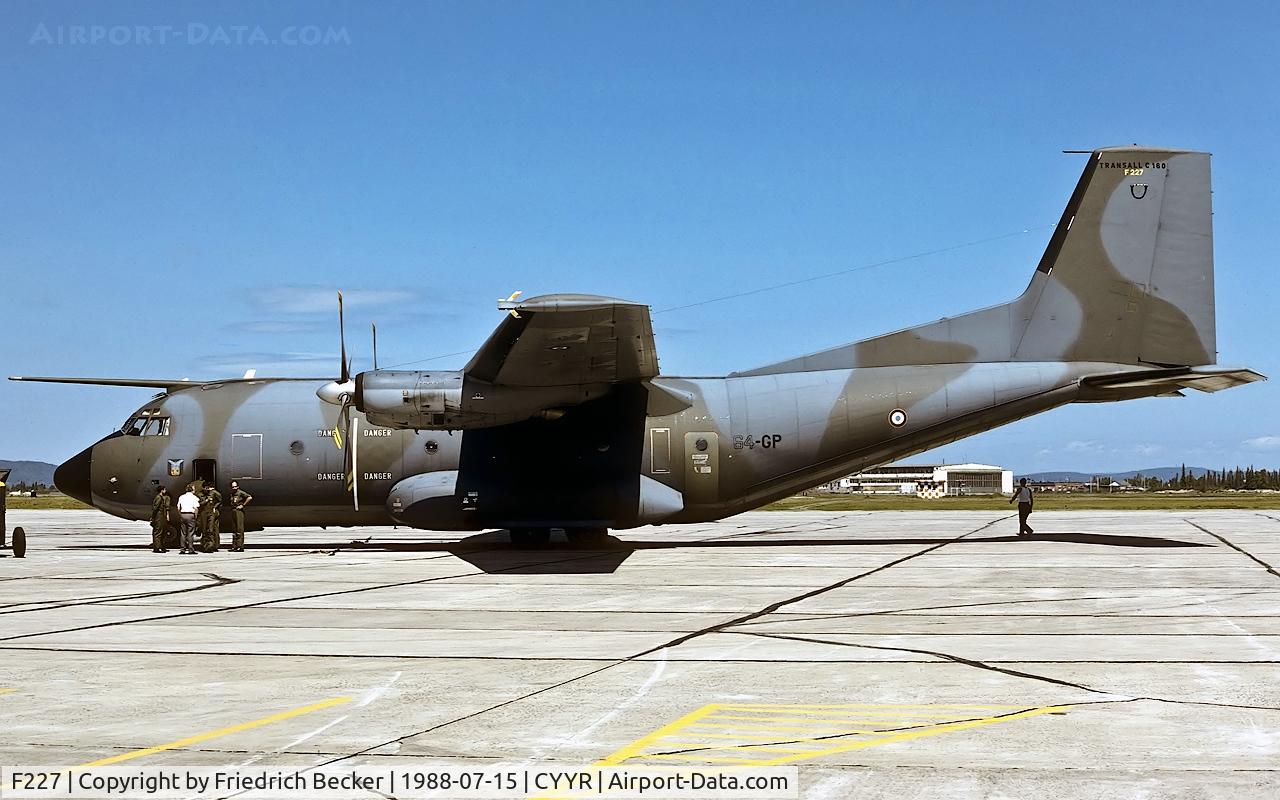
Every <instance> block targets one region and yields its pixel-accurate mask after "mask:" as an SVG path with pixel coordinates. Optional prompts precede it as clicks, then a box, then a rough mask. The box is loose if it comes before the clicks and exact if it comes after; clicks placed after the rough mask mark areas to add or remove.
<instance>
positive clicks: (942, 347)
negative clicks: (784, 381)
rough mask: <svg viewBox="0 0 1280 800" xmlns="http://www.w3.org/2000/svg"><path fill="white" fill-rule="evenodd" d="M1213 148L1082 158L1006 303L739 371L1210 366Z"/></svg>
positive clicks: (1119, 150)
mask: <svg viewBox="0 0 1280 800" xmlns="http://www.w3.org/2000/svg"><path fill="white" fill-rule="evenodd" d="M1216 351H1217V342H1216V333H1215V322H1214V307H1213V223H1212V211H1211V201H1210V192H1209V154H1208V153H1198V152H1192V151H1187V150H1168V149H1163V148H1155V147H1136V146H1135V147H1109V148H1103V149H1101V150H1094V151H1093V152H1092V153H1091V154H1090V155H1089V163H1088V164H1086V165H1085V168H1084V173H1083V174H1082V175H1081V176H1080V182H1079V183H1078V184H1077V185H1076V189H1075V191H1074V192H1073V193H1072V195H1071V200H1070V201H1069V202H1068V203H1067V208H1066V210H1065V211H1064V212H1063V213H1062V219H1061V221H1060V222H1059V223H1058V226H1057V228H1056V229H1055V230H1054V232H1053V237H1052V238H1051V239H1050V240H1049V246H1048V247H1047V248H1046V249H1045V252H1044V256H1043V257H1042V258H1041V259H1040V264H1039V266H1037V267H1036V271H1035V273H1034V275H1033V276H1032V279H1031V284H1030V285H1029V286H1028V287H1027V289H1026V291H1025V292H1023V293H1022V295H1021V296H1020V297H1018V298H1017V299H1016V300H1014V301H1013V302H1011V303H1006V304H1004V305H999V306H993V307H991V308H985V309H982V310H981V311H974V312H971V313H969V314H963V315H961V316H958V317H952V318H950V319H943V320H939V321H938V322H933V323H929V324H927V325H920V326H917V327H914V328H907V329H905V330H900V331H897V332H895V333H889V334H885V335H883V336H876V337H874V338H871V339H864V340H862V341H860V342H854V343H853V344H849V345H845V346H843V347H837V348H834V349H831V350H824V351H822V352H819V353H814V354H812V355H808V356H802V357H800V358H794V359H790V360H787V361H782V362H779V363H776V364H770V365H768V366H765V367H760V368H757V369H753V370H748V371H744V372H739V373H734V374H736V375H763V374H773V373H779V372H805V371H813V370H825V369H845V368H849V367H880V366H897V365H906V364H956V363H973V362H993V361H994V362H1001V361H1105V362H1112V363H1120V364H1154V365H1160V366H1197V365H1203V364H1212V363H1214V361H1215V359H1216V356H1217V352H1216Z"/></svg>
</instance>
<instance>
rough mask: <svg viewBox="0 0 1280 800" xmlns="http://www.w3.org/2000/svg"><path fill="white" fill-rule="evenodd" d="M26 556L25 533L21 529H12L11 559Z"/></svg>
mask: <svg viewBox="0 0 1280 800" xmlns="http://www.w3.org/2000/svg"><path fill="white" fill-rule="evenodd" d="M26 555H27V532H26V531H24V530H23V529H22V528H14V529H13V557H14V558H26Z"/></svg>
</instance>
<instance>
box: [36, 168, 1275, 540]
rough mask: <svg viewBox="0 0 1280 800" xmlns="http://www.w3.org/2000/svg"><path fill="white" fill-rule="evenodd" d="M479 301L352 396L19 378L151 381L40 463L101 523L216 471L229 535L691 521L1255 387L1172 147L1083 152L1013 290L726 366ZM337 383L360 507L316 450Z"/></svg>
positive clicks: (263, 383) (1204, 183) (597, 305)
mask: <svg viewBox="0 0 1280 800" xmlns="http://www.w3.org/2000/svg"><path fill="white" fill-rule="evenodd" d="M500 308H502V309H504V310H508V311H510V312H511V313H510V315H509V316H508V318H505V319H504V321H503V323H502V324H501V325H500V326H499V328H498V330H497V331H495V333H494V335H493V337H491V339H490V341H489V342H487V343H486V345H485V347H483V348H482V349H481V351H479V352H478V353H477V355H476V357H475V358H474V359H473V360H472V362H471V364H469V365H468V367H467V368H466V369H464V370H462V371H461V372H434V373H422V372H394V371H387V370H381V371H372V372H366V373H362V374H361V375H360V376H357V378H356V379H355V381H354V387H355V388H354V391H352V389H351V387H350V386H349V385H347V384H342V385H337V384H334V383H333V382H330V381H328V379H323V378H317V379H251V378H250V379H241V380H228V381H220V382H210V383H201V384H189V383H185V382H178V381H131V380H126V379H120V380H111V379H103V380H94V379H39V378H37V379H26V380H61V381H66V382H89V383H107V384H118V385H130V386H152V387H155V388H160V389H162V390H163V391H162V392H161V393H160V394H158V395H156V397H155V398H153V400H151V401H150V402H148V403H147V404H145V405H144V406H143V407H142V408H141V409H139V414H137V415H135V417H137V416H139V415H141V414H142V413H143V412H148V415H149V416H152V417H167V418H168V419H169V420H170V422H169V430H168V434H167V435H126V434H124V433H118V434H114V435H112V436H109V437H107V438H106V439H104V440H102V441H100V442H98V443H97V444H95V445H93V446H92V447H90V448H88V449H86V450H85V451H84V452H82V453H80V454H79V455H77V456H75V457H74V458H72V459H71V460H69V461H68V462H67V463H65V464H63V465H62V466H61V467H60V468H59V470H58V474H57V477H56V482H57V484H58V486H59V487H60V488H61V489H62V490H63V491H65V492H67V493H68V494H70V495H73V496H75V497H79V498H81V499H83V500H85V501H86V502H91V503H92V504H93V505H94V506H96V507H97V508H100V509H102V510H103V511H106V512H107V513H110V514H113V515H116V516H119V517H123V518H126V519H138V520H142V519H147V518H148V517H149V514H150V503H151V498H152V496H153V493H154V487H155V486H156V485H166V486H168V487H169V488H170V491H171V492H173V493H174V495H175V496H176V495H177V494H180V493H181V492H182V490H183V488H184V486H185V485H186V484H187V483H189V482H191V481H192V480H193V477H194V476H193V472H192V467H193V462H194V460H196V459H212V460H214V461H216V463H217V465H218V475H217V479H216V483H217V485H218V486H219V487H222V488H224V489H225V487H226V485H227V483H229V481H230V480H231V479H237V480H239V481H240V482H241V484H242V485H243V486H244V487H245V488H246V489H248V490H249V491H250V492H251V493H252V494H253V495H254V497H255V501H254V503H253V505H252V506H251V507H250V508H249V509H247V510H246V518H247V524H248V526H249V527H250V528H251V529H254V528H261V527H264V526H284V525H291V526H292V525H390V524H401V525H409V526H414V527H419V528H426V529H436V530H479V529H484V528H504V527H505V528H513V529H514V528H542V529H545V528H549V527H564V528H567V529H568V528H582V529H589V528H595V529H599V528H603V527H608V528H629V527H634V526H637V525H643V524H651V523H656V524H660V523H664V522H673V523H674V522H695V521H707V520H714V519H719V518H722V517H725V516H728V515H731V514H735V513H739V512H742V511H746V510H748V509H751V508H755V507H757V506H760V505H762V504H765V503H768V502H771V501H773V500H775V499H778V498H781V497H785V496H787V495H790V494H793V493H795V492H797V491H800V490H803V489H806V488H809V487H812V486H815V485H817V484H820V483H824V482H827V481H830V480H833V479H835V478H837V477H839V476H842V475H845V474H848V473H850V472H853V471H857V470H860V469H864V468H867V467H871V466H874V465H877V464H883V463H886V462H889V461H892V460H895V459H899V458H903V457H905V456H908V455H911V454H913V453H917V452H920V451H923V450H927V449H930V448H933V447H937V446H939V445H942V444H945V443H948V442H951V441H955V440H957V439H960V438H963V437H965V436H970V435H973V434H975V433H979V432H981V431H985V430H989V429H991V428H994V427H997V426H999V425H1004V424H1006V423H1009V422H1012V421H1014V420H1017V419H1021V418H1023V417H1026V416H1029V415H1032V414H1038V413H1040V412H1042V411H1047V410H1049V409H1051V408H1055V407H1057V406H1061V405H1063V404H1066V403H1073V402H1104V401H1113V400H1125V399H1131V398H1136V397H1148V396H1153V395H1168V394H1180V390H1182V389H1186V388H1195V389H1199V390H1202V391H1217V390H1219V389H1224V388H1230V387H1232V386H1237V385H1240V384H1243V383H1248V382H1251V381H1255V380H1261V379H1262V376H1260V375H1258V374H1257V373H1254V372H1252V371H1249V370H1245V369H1229V368H1221V367H1217V366H1214V363H1215V361H1216V355H1217V344H1216V340H1215V316H1214V296H1213V239H1212V223H1211V208H1210V190H1209V155H1208V154H1207V153H1198V152H1189V151H1181V150H1167V149H1159V148H1141V147H1119V148H1105V149H1101V150H1096V151H1094V152H1093V153H1092V154H1091V155H1090V157H1089V161H1088V164H1087V165H1086V167H1085V169H1084V173H1083V174H1082V176H1081V178H1080V181H1079V184H1078V185H1077V187H1076V189H1075V191H1074V193H1073V194H1072V197H1071V199H1070V202H1069V203H1068V205H1067V208H1066V210H1065V211H1064V212H1063V216H1062V220H1061V222H1060V223H1059V225H1058V226H1057V229H1056V230H1055V232H1054V234H1053V236H1052V238H1051V240H1050V242H1049V245H1048V248H1047V249H1046V251H1045V254H1044V257H1043V258H1042V259H1041V261H1040V264H1039V265H1038V266H1037V268H1036V271H1035V272H1034V274H1033V276H1032V279H1031V283H1030V285H1029V286H1028V287H1027V289H1026V291H1024V292H1023V293H1022V295H1020V296H1019V297H1018V298H1016V299H1015V300H1013V301H1012V302H1010V303H1006V304H1003V305H998V306H993V307H991V308H987V309H983V310H980V311H975V312H972V313H969V314H965V315H962V316H958V317H953V318H949V319H943V320H940V321H938V322H934V323H930V324H927V325H922V326H918V327H914V328H908V329H905V330H901V331H897V332H895V333H890V334H886V335H883V336H878V337H874V338H871V339H866V340H863V341H860V342H855V343H853V344H849V345H845V346H842V347H836V348H833V349H829V350H824V351H821V352H817V353H813V354H811V355H807V356H802V357H799V358H795V359H791V360H788V361H783V362H780V363H777V364H771V365H767V366H763V367H759V368H756V369H750V370H745V371H742V372H737V373H733V374H730V375H728V376H725V377H697V378H692V377H672V376H662V375H659V374H658V372H657V359H656V353H655V352H654V351H653V344H652V331H651V327H650V324H649V317H648V309H647V308H646V307H645V306H643V305H641V304H638V303H631V302H627V301H621V300H614V299H610V298H603V297H592V296H584V295H549V296H544V297H538V298H531V299H530V300H527V301H523V302H520V301H517V300H515V297H514V296H513V297H512V298H510V299H509V300H508V301H506V302H504V303H500ZM600 331H606V332H607V333H606V334H603V335H602V334H600ZM602 337H603V338H602ZM352 397H354V407H353V413H352V415H351V416H352V424H351V430H350V432H349V439H350V440H352V441H348V442H347V447H348V448H353V449H352V454H353V456H354V457H355V459H356V464H355V465H354V469H353V470H352V471H354V473H355V483H356V488H357V494H358V510H357V509H356V507H355V505H356V503H354V502H353V499H356V498H353V497H352V494H351V493H350V492H348V491H347V487H346V480H345V476H346V472H347V469H348V467H347V462H346V458H347V453H346V451H345V450H342V449H339V448H337V447H335V446H334V443H333V442H332V441H331V436H332V431H333V428H334V426H335V425H338V424H339V419H340V411H339V407H338V406H337V405H335V403H338V402H348V401H350V400H351V398H352ZM339 398H342V399H341V400H339ZM401 400H403V402H402V403H401ZM131 421H132V419H131ZM126 427H127V425H126ZM415 427H417V428H418V429H417V430H414V429H413V428H415ZM178 462H180V465H179V467H178V470H177V471H178V474H177V475H172V474H171V471H172V470H171V465H172V464H175V463H178Z"/></svg>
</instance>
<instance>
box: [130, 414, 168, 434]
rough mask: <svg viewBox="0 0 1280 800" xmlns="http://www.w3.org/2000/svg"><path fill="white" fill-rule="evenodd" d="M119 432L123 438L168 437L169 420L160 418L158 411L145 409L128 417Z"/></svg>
mask: <svg viewBox="0 0 1280 800" xmlns="http://www.w3.org/2000/svg"><path fill="white" fill-rule="evenodd" d="M120 431H121V432H122V433H123V434H124V435H125V436H168V435H169V418H168V417H164V416H160V411H159V409H147V410H146V411H140V412H138V413H137V414H135V415H134V416H132V417H129V419H128V420H127V421H126V422H125V423H124V427H122V428H121V429H120Z"/></svg>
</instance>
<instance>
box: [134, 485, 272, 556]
mask: <svg viewBox="0 0 1280 800" xmlns="http://www.w3.org/2000/svg"><path fill="white" fill-rule="evenodd" d="M188 495H190V497H191V499H190V500H188ZM184 500H185V501H186V503H183V502H182V501H184ZM252 500H253V495H251V494H249V493H248V492H246V491H244V490H243V489H241V488H240V484H239V482H237V481H232V482H231V495H230V497H228V498H227V500H226V505H229V506H230V507H231V518H232V523H233V528H232V530H233V533H232V537H231V548H230V552H233V553H243V552H244V507H245V506H247V505H249V503H250V502H251V501H252ZM196 503H198V509H197V510H196V511H195V513H194V515H192V514H190V513H185V509H184V508H182V506H190V507H195V506H196ZM178 505H179V506H180V508H179V511H180V512H184V513H180V514H179V518H180V520H181V523H180V525H179V528H178V530H179V533H180V541H181V544H182V550H181V552H182V553H184V554H185V553H195V552H197V545H196V542H195V538H196V536H197V535H198V536H199V545H198V547H199V551H200V552H205V553H213V552H216V551H217V550H218V548H219V547H221V546H222V536H221V531H222V506H223V505H224V501H223V497H222V492H219V491H218V490H217V489H216V488H215V487H214V485H213V484H212V483H206V482H204V481H200V482H199V485H197V484H195V483H193V484H190V485H188V486H187V493H186V494H184V495H183V496H182V497H181V498H179V503H178ZM173 507H174V503H173V498H172V497H171V496H170V495H169V490H168V489H167V488H165V487H164V486H161V487H158V488H157V489H156V496H155V499H154V500H152V501H151V552H153V553H167V552H169V547H168V545H169V543H170V536H171V532H172V531H174V525H173V519H172V514H171V512H172V511H173Z"/></svg>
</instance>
